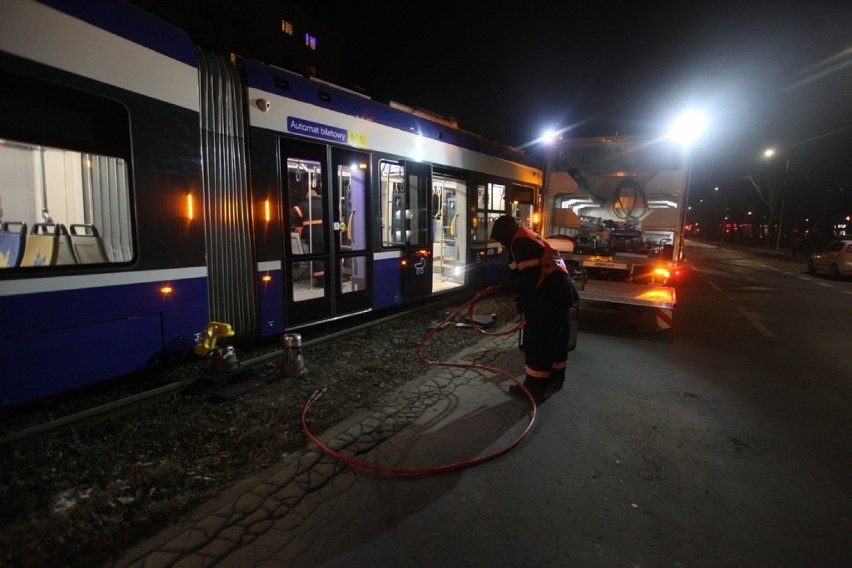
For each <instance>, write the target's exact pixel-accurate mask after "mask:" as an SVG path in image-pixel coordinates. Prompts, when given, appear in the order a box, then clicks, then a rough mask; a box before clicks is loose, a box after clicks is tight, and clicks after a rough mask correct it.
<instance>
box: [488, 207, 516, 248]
mask: <svg viewBox="0 0 852 568" xmlns="http://www.w3.org/2000/svg"><path fill="white" fill-rule="evenodd" d="M517 230H518V222H517V221H515V218H514V217H512V216H511V215H501V216H500V217H498V218H497V220H496V221H494V226H493V227H491V239H492V240H495V241H498V242H499V243H501V244H502V245H504V246H509V245H510V244H511V243H512V238H513V237H514V236H515V232H516V231H517Z"/></svg>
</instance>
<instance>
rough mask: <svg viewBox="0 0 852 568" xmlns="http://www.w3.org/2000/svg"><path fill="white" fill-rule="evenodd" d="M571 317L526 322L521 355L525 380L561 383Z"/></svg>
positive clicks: (566, 360) (566, 356)
mask: <svg viewBox="0 0 852 568" xmlns="http://www.w3.org/2000/svg"><path fill="white" fill-rule="evenodd" d="M570 329H571V326H570V315H569V313H568V312H566V313H565V314H563V315H561V316H560V317H555V318H548V319H545V320H541V321H537V322H529V321H528V322H527V323H526V324H525V326H524V354H525V356H526V361H525V369H524V370H525V371H526V375H527V378H529V379H536V380H547V379H550V378H552V379H554V380H556V381H561V380H564V378H565V367H566V366H567V363H568V341H569V334H570Z"/></svg>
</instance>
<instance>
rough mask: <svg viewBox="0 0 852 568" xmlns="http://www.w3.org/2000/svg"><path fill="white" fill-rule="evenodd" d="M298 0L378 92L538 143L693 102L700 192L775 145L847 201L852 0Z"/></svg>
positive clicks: (659, 116)
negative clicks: (402, 0) (501, 0)
mask: <svg viewBox="0 0 852 568" xmlns="http://www.w3.org/2000/svg"><path fill="white" fill-rule="evenodd" d="M252 1H253V0H246V1H245V2H244V3H241V4H240V6H241V7H242V8H245V9H249V7H250V4H251V2H252ZM267 1H271V0H267ZM208 2H209V3H211V4H215V0H208ZM290 2H291V3H292V4H295V5H297V6H299V7H301V8H302V9H303V10H304V11H306V12H308V13H310V14H313V15H314V16H315V17H317V18H319V19H321V20H323V21H324V22H325V23H327V24H328V25H329V26H330V27H332V28H334V29H337V30H338V31H339V33H340V35H341V40H342V42H343V46H342V47H343V49H342V55H343V60H342V64H341V67H342V69H341V70H342V77H343V80H344V83H345V84H346V85H348V86H352V87H358V88H361V89H363V90H364V91H366V92H367V93H369V94H370V95H371V96H373V97H374V98H377V99H381V100H388V99H391V100H396V101H399V102H401V103H404V104H407V105H410V106H414V107H421V108H424V109H427V110H430V111H432V112H434V113H436V114H439V115H442V116H446V117H452V118H455V119H456V120H458V122H459V125H460V126H461V127H462V128H464V129H466V130H471V131H473V132H477V133H480V134H482V135H484V136H486V137H489V138H492V139H496V140H498V141H500V142H503V143H505V144H510V145H513V146H521V147H525V148H529V150H530V151H532V152H535V151H536V149H537V148H538V147H539V146H540V145H538V144H536V143H535V140H536V139H537V138H538V137H539V136H541V135H542V133H543V132H544V131H545V130H546V129H548V128H552V129H564V130H565V135H566V136H597V135H607V134H615V133H621V134H659V133H662V132H664V131H665V129H666V128H667V127H668V126H669V124H670V123H671V121H672V120H673V118H674V117H675V116H676V115H677V114H679V113H680V112H681V111H683V110H687V109H699V110H702V111H704V112H705V113H706V114H707V115H708V117H709V118H710V120H711V122H710V123H709V125H708V130H707V133H706V135H705V136H704V138H703V139H702V140H701V142H700V143H699V144H698V145H697V146H696V148H695V162H694V164H695V176H696V178H695V188H696V191H697V192H700V191H712V187H713V186H717V185H720V184H723V185H725V184H727V185H728V186H734V185H736V183H737V182H736V180H737V179H738V178H739V176H743V175H757V174H758V173H759V172H760V171H761V168H765V167H766V164H765V163H764V162H763V161H762V158H761V153H762V151H763V149H765V148H766V147H768V146H773V147H775V148H776V149H777V150H778V152H779V153H778V158H777V160H778V161H779V162H780V161H781V160H783V161H785V162H786V160H789V163H790V170H789V171H790V173H791V176H790V180H791V181H795V182H799V183H800V185H802V186H803V187H802V191H818V190H821V189H822V186H823V185H824V184H830V185H831V186H832V187H833V188H835V189H836V188H839V187H841V186H845V188H846V189H845V193H846V196H847V197H846V199H847V201H848V203H849V208H850V211H849V213H852V199H850V197H849V196H850V194H852V2H849V1H848V0H846V1H843V0H812V1H808V2H805V1H799V2H791V1H790V0H775V1H767V0H759V1H748V0H741V1H738V2H732V1H729V0H717V1H713V2H708V3H697V2H690V1H680V2H674V1H665V2H653V1H646V2H621V3H614V2H612V3H602V2H583V3H581V2H564V1H563V2H552V1H551V2H536V1H534V0H532V1H528V2H523V3H515V4H510V5H499V4H490V5H489V4H482V3H475V2H461V1H458V0H456V1H455V2H445V1H442V0H436V1H432V2H425V3H414V4H412V3H406V4H393V3H390V2H384V1H383V2H377V1H374V2H333V3H320V2H317V1H316V0H290ZM202 3H203V2H202ZM273 3H274V2H273ZM248 55H251V54H248ZM739 183H740V184H741V183H742V182H741V181H740V182H739ZM792 185H794V184H793V183H791V186H792ZM812 186H813V187H812ZM702 188H703V189H702Z"/></svg>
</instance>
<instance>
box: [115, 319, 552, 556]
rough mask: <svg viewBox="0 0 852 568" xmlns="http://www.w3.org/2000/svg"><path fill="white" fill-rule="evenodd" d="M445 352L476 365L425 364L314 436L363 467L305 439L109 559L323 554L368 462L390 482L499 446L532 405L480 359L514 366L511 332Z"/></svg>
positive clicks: (369, 496) (527, 420) (520, 426)
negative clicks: (376, 404)
mask: <svg viewBox="0 0 852 568" xmlns="http://www.w3.org/2000/svg"><path fill="white" fill-rule="evenodd" d="M503 329H506V328H503ZM491 333H497V332H491ZM453 362H458V363H462V364H466V365H467V364H475V365H478V366H482V367H484V368H479V367H474V368H458V367H442V366H435V367H432V368H431V369H430V371H429V372H428V373H427V374H426V375H424V376H422V377H419V378H416V379H414V380H412V381H411V382H410V383H409V384H408V385H406V386H405V387H404V388H403V389H401V390H400V391H399V393H400V396H398V397H396V398H392V399H387V400H386V403H385V406H384V407H383V408H381V409H380V410H377V411H375V412H370V413H365V414H363V415H358V416H353V417H352V418H350V419H349V420H347V421H346V422H344V423H342V424H340V425H338V426H337V427H335V428H332V429H331V430H330V431H328V432H326V433H324V434H323V435H322V436H318V438H319V439H320V441H321V442H323V443H325V444H327V445H328V446H329V447H331V448H333V449H334V450H335V451H337V452H340V453H341V454H345V455H348V456H352V457H353V459H357V460H358V461H359V462H363V463H365V464H368V467H363V468H362V467H360V466H359V467H355V466H352V465H348V464H346V463H344V462H342V461H340V460H338V459H337V458H335V457H332V456H329V455H328V454H326V453H325V452H323V451H322V450H320V449H319V448H317V447H316V446H315V445H314V444H313V443H311V444H309V446H308V447H306V448H305V449H304V450H303V451H302V452H300V453H298V454H295V455H293V456H290V458H289V459H287V460H286V461H285V462H282V463H280V464H278V465H275V466H273V467H271V468H269V470H267V471H266V472H265V473H262V474H260V475H257V476H255V477H252V478H250V479H247V480H245V481H243V482H242V483H240V484H239V485H237V486H236V487H234V488H233V489H232V490H231V491H229V492H227V493H226V494H224V495H222V496H220V497H219V498H216V499H214V500H213V501H211V502H209V503H208V504H206V505H205V506H203V507H201V508H200V509H198V510H197V511H196V512H195V513H194V514H193V515H192V516H191V518H190V519H188V520H187V521H186V522H185V523H183V524H181V525H179V526H174V527H171V528H168V529H166V530H164V531H162V532H161V533H160V534H159V535H157V536H155V537H154V538H152V539H150V540H148V541H146V542H143V543H141V544H139V545H138V546H136V547H134V548H132V549H131V550H129V551H127V552H126V553H125V554H124V555H123V557H122V558H121V559H120V560H119V561H118V562H117V563H116V565H117V566H122V567H123V566H133V567H145V568H163V567H172V566H180V567H200V566H241V567H243V566H295V565H298V566H307V565H311V562H312V561H313V560H319V559H321V557H322V553H323V550H322V549H323V547H322V545H317V544H316V540H317V538H318V537H319V538H333V539H335V540H336V541H339V540H345V539H346V535H345V534H341V532H340V530H339V529H338V530H337V531H336V532H335V534H327V533H328V530H329V527H330V526H332V524H330V523H329V518H330V517H334V518H335V519H336V521H335V522H334V523H333V525H334V526H338V527H339V525H340V519H347V518H351V519H352V522H355V523H357V518H358V514H359V512H360V511H361V510H362V507H364V506H370V501H372V500H373V499H375V497H374V496H373V492H372V491H373V490H370V491H369V492H367V493H363V492H362V493H359V492H358V491H357V490H356V487H355V485H356V483H357V482H358V481H359V480H362V479H364V478H365V476H366V477H371V476H374V475H375V474H373V473H371V472H372V471H376V469H371V468H373V467H375V468H388V469H390V470H392V471H393V472H397V473H393V474H392V475H386V477H388V478H389V480H388V481H390V480H391V479H390V478H396V479H395V480H396V482H398V481H399V480H398V477H397V475H399V473H398V472H400V471H401V472H403V473H402V475H408V474H410V475H420V473H429V472H432V471H433V470H435V469H443V468H448V466H449V469H461V468H462V466H461V465H460V466H459V467H458V468H456V467H455V465H458V464H465V463H467V462H468V461H476V460H480V461H487V460H488V459H490V456H492V455H494V454H497V453H500V452H502V451H506V448H507V447H508V446H511V445H512V444H514V443H517V442H518V440H519V439H522V438H523V436H524V435H525V430H526V429H528V428H529V426H530V424H531V422H532V420H533V419H534V416H535V415H534V414H533V412H532V406H531V405H527V404H523V403H521V402H519V401H518V400H516V399H514V398H513V397H511V396H510V395H509V394H508V393H507V390H508V387H509V385H510V384H512V383H511V380H510V379H509V378H508V377H506V376H503V375H501V374H500V373H495V372H493V371H491V370H489V369H488V368H495V369H500V370H503V371H504V372H506V373H508V374H510V375H512V376H519V375H520V374H522V373H523V352H522V351H521V350H519V349H518V334H517V333H511V334H507V335H484V336H483V339H482V340H481V341H480V342H479V343H478V344H477V345H476V346H474V347H473V348H471V349H467V350H465V351H462V352H461V353H459V354H458V355H457V356H456V358H455V359H453V361H449V362H448V363H453ZM316 404H317V405H321V404H322V398H320V399H319V400H318V401H317V402H316ZM308 423H309V424H310V413H309V414H308ZM459 433H465V434H466V435H464V436H459ZM406 472H408V473H406ZM379 475H383V474H379ZM373 481H375V479H374V480H373ZM362 499H363V500H364V501H363V502H362ZM373 506H375V504H374V503H373ZM312 559H313V560H312Z"/></svg>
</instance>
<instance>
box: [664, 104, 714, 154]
mask: <svg viewBox="0 0 852 568" xmlns="http://www.w3.org/2000/svg"><path fill="white" fill-rule="evenodd" d="M708 122H709V120H708V119H707V117H706V116H705V115H704V114H703V113H700V112H697V111H690V112H687V113H685V114H683V115H681V116H680V118H678V119H677V120H676V121H675V122H674V124H673V125H672V127H671V129H670V130H669V133H668V137H669V138H671V139H673V140H675V141H676V142H678V143H679V144H680V145H682V146H683V147H688V146H690V145H691V144H692V143H693V142H695V141H696V140H697V139H698V138H700V137H701V135H702V134H703V133H704V129H705V128H706V127H707V123H708Z"/></svg>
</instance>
